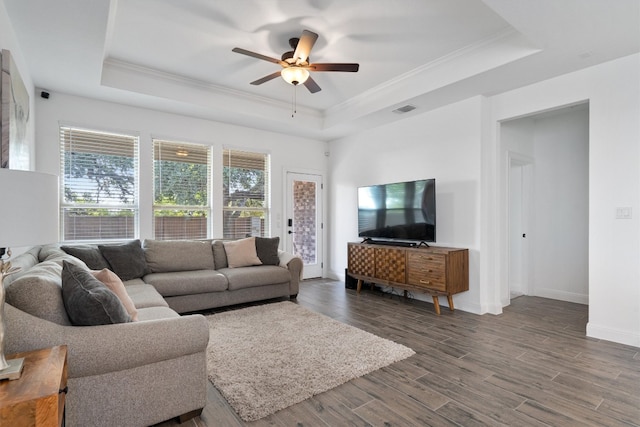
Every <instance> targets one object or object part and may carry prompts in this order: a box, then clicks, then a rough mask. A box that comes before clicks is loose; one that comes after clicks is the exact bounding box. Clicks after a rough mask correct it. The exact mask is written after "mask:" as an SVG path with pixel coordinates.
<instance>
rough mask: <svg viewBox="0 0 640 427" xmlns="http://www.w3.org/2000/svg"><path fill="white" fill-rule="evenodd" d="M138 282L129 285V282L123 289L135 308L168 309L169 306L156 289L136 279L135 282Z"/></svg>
mask: <svg viewBox="0 0 640 427" xmlns="http://www.w3.org/2000/svg"><path fill="white" fill-rule="evenodd" d="M138 281H139V282H140V283H131V282H132V281H129V282H127V284H126V285H125V287H124V288H125V289H126V290H127V294H129V297H130V298H131V300H132V301H133V305H135V306H136V308H138V309H140V308H147V307H169V304H167V302H166V301H165V300H164V298H162V295H160V294H159V293H158V291H156V288H154V287H153V286H151V285H148V284H146V283H144V282H143V281H142V279H136V282H138ZM129 283H131V284H129ZM138 311H140V310H138Z"/></svg>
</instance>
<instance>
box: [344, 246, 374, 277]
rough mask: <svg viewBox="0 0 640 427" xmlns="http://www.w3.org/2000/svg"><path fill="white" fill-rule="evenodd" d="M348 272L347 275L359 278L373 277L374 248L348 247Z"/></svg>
mask: <svg viewBox="0 0 640 427" xmlns="http://www.w3.org/2000/svg"><path fill="white" fill-rule="evenodd" d="M348 252H349V253H348V270H349V273H352V274H356V275H359V276H367V277H374V274H375V253H374V248H372V247H368V246H364V245H358V244H353V245H352V244H349V245H348Z"/></svg>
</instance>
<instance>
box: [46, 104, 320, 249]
mask: <svg viewBox="0 0 640 427" xmlns="http://www.w3.org/2000/svg"><path fill="white" fill-rule="evenodd" d="M36 113H37V117H38V120H37V127H36V134H37V140H38V141H37V150H38V154H39V155H38V162H37V167H38V170H40V171H43V172H49V173H53V174H56V175H59V174H60V144H59V137H58V129H59V125H60V124H61V123H62V124H71V125H77V126H82V127H87V128H92V129H102V130H111V131H127V132H135V133H137V134H138V135H139V136H140V153H141V155H140V238H142V239H144V238H153V230H152V221H151V220H152V204H153V194H152V188H153V180H152V178H153V177H152V172H151V171H152V166H153V165H152V162H153V145H152V141H151V139H152V138H154V137H160V138H166V139H174V140H178V141H185V142H195V143H202V144H208V145H211V146H212V149H213V158H214V165H213V169H214V171H213V175H214V178H213V179H214V181H213V186H212V188H213V197H212V199H213V204H214V209H213V214H214V217H213V233H212V234H213V236H212V237H220V236H222V211H221V209H215V205H216V204H217V206H221V204H222V184H221V181H222V149H223V147H231V148H237V149H246V150H256V151H259V152H267V153H269V154H271V195H272V197H271V235H272V236H280V238H281V242H282V241H283V239H284V234H283V227H282V225H283V224H282V221H281V218H282V217H283V216H284V213H283V212H284V211H283V207H284V202H285V201H284V199H283V194H282V190H281V189H282V188H283V179H285V177H284V176H283V171H284V170H285V169H286V168H297V169H301V168H302V169H306V170H313V171H317V173H319V174H324V173H325V172H326V165H325V162H326V160H325V159H326V157H325V156H324V152H325V151H326V150H327V148H326V143H324V142H320V141H317V140H312V139H304V138H299V137H294V136H288V135H283V134H277V133H271V132H265V131H261V130H256V129H251V128H245V127H240V126H234V125H229V124H225V123H220V122H214V121H209V120H203V119H197V118H192V117H186V116H180V115H176V114H169V113H163V112H159V111H153V110H148V109H144V108H137V107H130V106H125V105H121V104H115V103H111V102H104V101H98V100H94V99H88V98H82V97H77V96H71V95H67V94H62V93H55V92H51V96H50V98H49V99H42V98H38V101H37V102H36Z"/></svg>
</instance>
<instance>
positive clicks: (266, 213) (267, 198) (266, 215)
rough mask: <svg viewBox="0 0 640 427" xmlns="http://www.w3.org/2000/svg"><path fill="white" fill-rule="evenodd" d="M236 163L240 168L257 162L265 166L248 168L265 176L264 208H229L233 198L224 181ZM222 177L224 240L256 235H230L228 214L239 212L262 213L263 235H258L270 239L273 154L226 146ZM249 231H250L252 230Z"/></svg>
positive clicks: (223, 150) (223, 155)
mask: <svg viewBox="0 0 640 427" xmlns="http://www.w3.org/2000/svg"><path fill="white" fill-rule="evenodd" d="M234 153H235V154H236V158H235V159H234V158H233V155H234ZM243 155H246V158H245V159H244V162H243V161H242V157H243ZM230 156H231V157H230ZM238 157H239V158H238ZM258 157H261V159H260V160H258V159H257V158H258ZM251 158H253V159H251ZM234 161H239V162H237V163H235V164H236V165H240V166H242V165H245V166H251V163H256V162H260V163H262V164H263V166H262V168H261V169H257V168H251V167H249V168H248V169H256V170H261V171H262V172H263V174H264V183H263V185H264V190H263V192H264V194H263V198H262V199H261V200H262V202H263V206H262V207H254V206H244V207H238V206H228V203H229V201H230V198H231V197H230V194H227V193H228V188H229V183H227V182H224V181H225V174H226V169H227V168H229V167H232V166H233V164H234ZM236 167H237V166H236ZM222 176H223V183H222V235H223V238H225V239H227V238H232V239H233V238H242V237H247V236H248V235H256V234H253V233H249V232H248V233H245V235H242V236H241V235H238V234H230V232H229V229H228V227H229V224H228V223H227V213H228V212H237V211H242V212H247V213H256V212H262V213H263V215H262V217H263V218H262V219H263V221H262V223H261V233H260V234H257V235H259V236H262V237H269V236H270V235H271V154H270V153H269V152H265V151H259V150H251V149H249V148H237V147H229V146H224V147H223V149H222ZM227 178H230V175H227ZM249 216H254V215H249ZM247 231H250V228H249V229H248V230H247Z"/></svg>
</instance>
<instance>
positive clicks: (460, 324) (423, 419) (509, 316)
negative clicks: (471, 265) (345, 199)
mask: <svg viewBox="0 0 640 427" xmlns="http://www.w3.org/2000/svg"><path fill="white" fill-rule="evenodd" d="M298 303H299V304H300V305H302V306H304V307H306V308H308V309H310V310H313V311H316V312H319V313H322V314H325V315H327V316H330V317H332V318H334V319H337V320H340V321H342V322H344V323H347V324H350V325H353V326H356V327H358V328H361V329H363V330H366V331H369V332H371V333H374V334H376V335H378V336H381V337H384V338H388V339H391V340H393V341H396V342H399V343H401V344H404V345H406V346H408V347H411V348H412V349H414V350H415V351H416V353H417V354H416V355H414V356H412V357H410V358H408V359H405V360H403V361H401V362H397V363H394V364H392V365H390V366H388V367H386V368H383V369H380V370H378V371H375V372H373V373H371V374H369V375H366V376H364V377H362V378H357V379H355V380H353V381H350V382H348V383H347V384H344V385H342V386H339V387H337V388H335V389H333V390H330V391H327V392H325V393H322V394H320V395H317V396H315V397H313V398H311V399H308V400H306V401H304V402H301V403H299V404H297V405H294V406H291V407H289V408H286V409H283V410H281V411H279V412H277V413H275V414H273V415H271V416H269V417H266V418H263V419H261V420H258V421H256V422H253V423H244V422H243V421H242V420H240V419H239V418H238V416H237V415H236V414H235V412H234V411H233V410H232V409H231V408H230V407H229V405H228V404H227V403H226V401H225V400H224V398H222V397H221V396H220V394H219V393H218V392H217V390H216V389H215V388H214V387H213V386H211V385H210V387H209V394H208V401H207V406H206V407H205V408H204V411H203V413H202V416H201V417H199V418H196V419H194V420H191V421H190V422H187V423H185V424H183V425H186V426H199V427H202V426H207V427H213V426H216V427H217V426H245V425H248V426H454V425H456V426H481V425H486V426H496V425H506V426H630V425H632V426H634V425H635V426H639V425H640V349H639V348H636V347H631V346H625V345H620V344H615V343H611V342H607V341H600V340H596V339H591V338H587V337H586V336H585V327H586V323H587V316H588V307H587V306H584V305H580V304H572V303H567V302H562V301H555V300H549V299H544V298H537V297H527V296H523V297H519V298H516V299H514V300H512V303H511V305H510V306H509V307H506V308H505V310H504V313H503V314H501V315H499V316H493V315H484V316H477V315H474V314H469V313H465V312H463V311H455V312H450V311H448V310H447V309H446V307H443V310H442V315H440V316H437V315H436V314H435V313H434V311H433V305H431V304H429V303H425V302H422V301H418V300H412V299H408V300H407V299H404V298H403V297H400V296H389V295H388V294H381V293H378V292H371V291H364V290H363V292H362V293H361V294H360V295H356V293H355V291H353V290H345V288H344V284H343V283H341V282H336V281H331V280H309V281H305V282H303V283H302V284H301V289H300V294H299V296H298ZM612 309H615V307H612ZM174 425H177V423H176V422H166V423H162V424H161V426H163V427H168V426H174Z"/></svg>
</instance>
